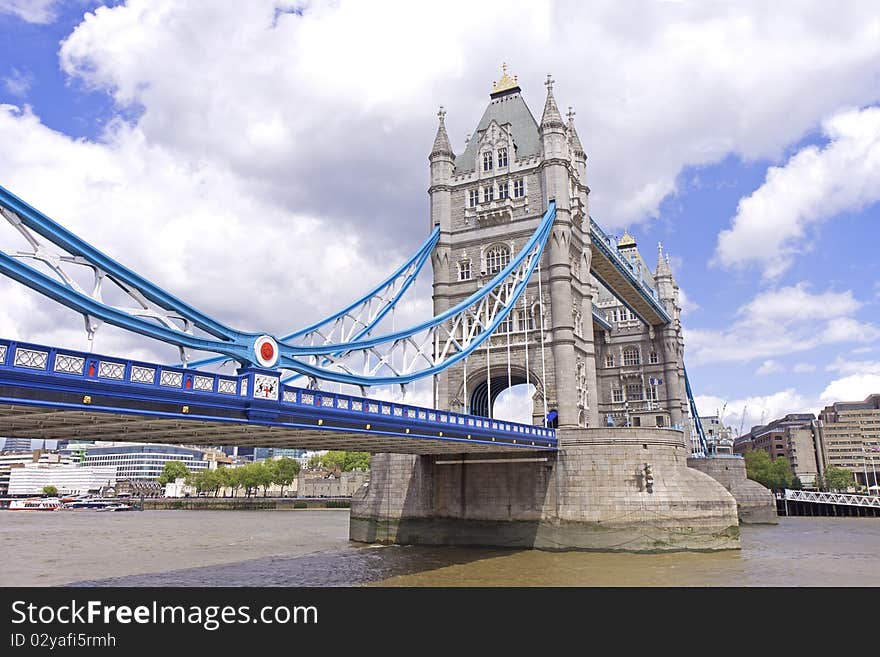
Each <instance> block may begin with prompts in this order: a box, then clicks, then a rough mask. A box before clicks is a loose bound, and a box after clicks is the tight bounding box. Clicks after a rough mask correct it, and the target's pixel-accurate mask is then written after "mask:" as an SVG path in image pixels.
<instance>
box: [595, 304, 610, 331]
mask: <svg viewBox="0 0 880 657" xmlns="http://www.w3.org/2000/svg"><path fill="white" fill-rule="evenodd" d="M593 321H594V322H595V323H596V324H598V325H599V326H601V327H602V328H603V329H605V330H606V331H611V330H612V329H613V328H614V327H613V326H611V323H610V322H609V321H608V320H607V319H605V316H604V315H603V314H602V313H601V312H599V311H598V310H596V308H595V307H594V308H593Z"/></svg>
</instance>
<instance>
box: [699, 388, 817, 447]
mask: <svg viewBox="0 0 880 657" xmlns="http://www.w3.org/2000/svg"><path fill="white" fill-rule="evenodd" d="M725 401H726V402H727V406H726V407H725ZM694 402H695V403H696V405H697V412H698V413H699V414H700V415H701V416H702V415H715V414H716V413H718V412H720V411H721V410H722V409H724V413H723V416H722V418H721V421H722V422H723V423H724V424H725V425H726V426H728V427H730V428H731V429H733V434H734V436H738V435H741V434H740V428H742V431H744V432H745V431H748V430H749V429H751V428H752V427H753V426H755V425H757V424H762V423H763V424H766V423H768V422H770V421H772V420H775V419H777V418H780V417H783V416H785V415H788V414H789V413H816V412H817V409H818V402H816V401H815V400H813V399H809V398H807V397H804V396H803V395H801V394H800V393H798V392H797V391H796V390H795V389H794V388H787V389H785V390H781V391H779V392H776V393H773V394H770V395H763V396H761V395H758V396H753V397H746V398H743V399H733V400H724V399H722V398H720V397H713V396H710V395H697V396H696V397H695V398H694Z"/></svg>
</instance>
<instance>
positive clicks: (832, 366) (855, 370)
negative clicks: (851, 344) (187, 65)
mask: <svg viewBox="0 0 880 657" xmlns="http://www.w3.org/2000/svg"><path fill="white" fill-rule="evenodd" d="M825 369H826V370H828V371H829V372H839V373H840V374H859V375H877V376H880V361H876V360H874V361H871V360H858V361H851V360H844V359H843V358H841V357H840V356H838V357H837V358H836V359H835V360H834V362H832V363H829V364H828V365H827V366H826V367H825Z"/></svg>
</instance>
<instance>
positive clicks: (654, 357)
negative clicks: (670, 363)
mask: <svg viewBox="0 0 880 657" xmlns="http://www.w3.org/2000/svg"><path fill="white" fill-rule="evenodd" d="M648 361H649V362H650V363H651V364H652V365H656V364H657V363H659V362H660V358H659V357H658V356H657V352H656V351H652V352H651V355H650V356H648Z"/></svg>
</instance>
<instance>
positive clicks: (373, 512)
mask: <svg viewBox="0 0 880 657" xmlns="http://www.w3.org/2000/svg"><path fill="white" fill-rule="evenodd" d="M558 436H559V439H560V449H559V452H558V453H557V454H556V455H553V454H548V453H539V452H523V453H515V454H510V453H504V454H467V455H443V456H435V457H434V456H432V457H429V456H422V457H417V456H399V455H387V454H381V455H377V456H375V457H374V460H373V466H372V474H371V480H370V482H369V484H368V485H366V486H364V487H363V488H361V489H360V490H359V491H358V492H357V493H356V494H355V495H354V496H353V498H352V506H351V516H350V517H351V520H350V538H351V539H352V540H355V541H365V542H383V543H398V544H413V545H483V546H499V547H523V548H539V549H546V550H582V549H589V550H603V551H625V552H657V551H678V550H725V549H737V548H739V526H738V523H737V517H736V501H735V500H734V498H733V496H732V495H731V494H730V493H729V492H728V491H727V490H725V489H724V487H722V486H721V484H719V483H718V482H717V481H715V480H714V479H713V478H711V477H709V476H707V475H705V474H703V473H702V472H698V471H696V470H694V469H691V468H688V467H687V457H688V455H689V453H690V449H689V446H687V445H686V444H685V440H684V436H683V434H682V432H680V431H674V430H671V429H653V428H652V429H573V430H560V431H559V433H558ZM513 459H516V460H513ZM646 468H647V471H646Z"/></svg>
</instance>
